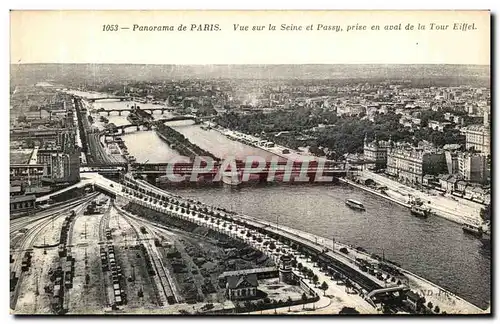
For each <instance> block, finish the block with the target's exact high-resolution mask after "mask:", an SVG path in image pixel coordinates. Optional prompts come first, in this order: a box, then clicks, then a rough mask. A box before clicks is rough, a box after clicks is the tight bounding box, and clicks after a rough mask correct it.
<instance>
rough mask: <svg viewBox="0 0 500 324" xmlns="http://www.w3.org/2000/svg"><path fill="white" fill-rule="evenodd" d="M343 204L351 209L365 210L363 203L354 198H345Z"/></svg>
mask: <svg viewBox="0 0 500 324" xmlns="http://www.w3.org/2000/svg"><path fill="white" fill-rule="evenodd" d="M345 204H346V205H347V206H348V207H350V208H352V209H356V210H362V211H365V210H366V209H365V206H363V204H362V203H361V202H359V201H357V200H354V199H347V200H346V201H345Z"/></svg>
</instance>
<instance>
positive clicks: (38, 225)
mask: <svg viewBox="0 0 500 324" xmlns="http://www.w3.org/2000/svg"><path fill="white" fill-rule="evenodd" d="M92 197H94V196H89V197H87V198H85V199H83V201H80V202H78V203H76V207H75V206H74V204H71V207H70V206H68V207H66V208H64V209H63V210H61V211H59V212H57V213H56V214H55V215H47V216H43V217H40V218H38V219H37V220H36V221H34V224H33V222H29V224H28V225H32V226H31V227H30V228H29V229H28V230H27V231H26V232H25V233H24V235H23V236H22V237H21V239H20V241H19V242H17V243H16V246H17V247H19V248H18V249H16V250H11V251H12V252H17V256H16V257H15V258H14V262H13V264H12V265H11V268H10V271H11V273H12V272H14V273H16V274H17V273H19V277H18V280H17V284H16V287H15V289H14V291H13V293H12V294H11V298H10V307H11V309H15V307H16V304H17V299H18V297H19V289H20V288H19V287H20V286H21V283H22V281H23V279H24V276H25V272H27V271H22V269H21V264H22V255H23V252H32V251H33V245H34V242H35V240H36V239H37V237H38V236H39V235H40V233H41V232H42V231H43V230H44V229H45V228H46V227H47V226H49V225H50V224H51V222H52V221H53V220H55V219H57V218H59V217H62V216H64V214H65V213H67V212H68V211H69V210H70V209H73V210H77V209H80V208H83V207H84V206H85V205H86V203H88V202H89V201H90V200H91V199H92ZM33 266H34V265H31V266H30V269H29V270H28V271H31V269H32V267H33Z"/></svg>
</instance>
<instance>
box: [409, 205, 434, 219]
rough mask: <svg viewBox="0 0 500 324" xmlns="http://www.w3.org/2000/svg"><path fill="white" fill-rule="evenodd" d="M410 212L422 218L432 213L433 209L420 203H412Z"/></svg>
mask: <svg viewBox="0 0 500 324" xmlns="http://www.w3.org/2000/svg"><path fill="white" fill-rule="evenodd" d="M410 213H411V214H412V215H414V216H417V217H420V218H427V217H429V215H430V214H431V211H430V209H429V208H424V207H422V206H419V205H412V206H411V208H410Z"/></svg>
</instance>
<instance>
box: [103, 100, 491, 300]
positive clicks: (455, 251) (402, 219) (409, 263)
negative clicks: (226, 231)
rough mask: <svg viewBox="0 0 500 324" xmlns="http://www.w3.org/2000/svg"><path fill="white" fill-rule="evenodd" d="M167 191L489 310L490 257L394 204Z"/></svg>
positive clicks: (327, 193) (213, 142)
mask: <svg viewBox="0 0 500 324" xmlns="http://www.w3.org/2000/svg"><path fill="white" fill-rule="evenodd" d="M115 105H126V103H120V102H115ZM139 105H140V104H139ZM109 120H110V122H114V123H115V124H117V125H119V123H120V122H121V121H120V120H126V117H123V116H122V117H119V116H116V118H115V117H114V116H113V117H112V118H109ZM124 123H127V122H124ZM170 126H172V127H174V128H175V129H177V130H178V131H179V132H181V133H182V134H184V135H185V136H186V137H188V138H189V140H191V141H192V142H193V143H195V144H197V145H198V146H200V147H201V148H203V149H205V150H208V151H210V152H212V153H213V154H214V155H216V156H220V157H227V156H236V157H237V158H243V157H245V156H248V155H256V154H260V155H264V156H265V157H268V153H267V152H265V151H262V150H260V149H256V148H253V147H250V146H247V145H244V144H242V143H239V142H234V141H231V140H229V139H227V138H226V137H225V136H223V135H221V134H220V133H218V132H216V131H214V130H210V131H207V130H203V129H201V128H200V126H198V125H192V124H189V123H186V122H176V123H172V124H170ZM123 139H124V141H125V143H126V145H127V147H128V149H129V152H130V153H131V154H133V155H134V156H136V158H137V159H138V161H146V160H149V161H150V162H167V161H168V160H169V159H171V158H172V157H174V156H175V155H176V152H175V151H173V150H172V149H170V148H169V147H168V145H166V144H165V143H164V142H162V141H161V139H159V138H158V137H157V136H156V134H155V133H154V132H151V131H149V132H146V131H141V132H133V133H128V134H126V135H124V136H123ZM168 189H169V190H173V191H176V192H177V193H178V194H180V195H183V196H185V197H189V198H193V199H196V200H199V201H202V202H205V203H208V204H212V205H217V206H220V207H224V208H228V209H231V210H234V211H236V212H240V213H243V214H246V215H249V216H253V217H256V218H259V219H262V220H266V221H269V222H273V223H275V222H276V221H277V219H278V222H279V224H283V225H286V226H289V227H292V228H297V229H301V230H305V231H308V232H310V233H313V234H316V235H320V236H323V237H327V238H335V240H337V241H339V242H342V243H346V244H352V245H354V246H362V247H364V248H365V249H366V250H367V251H369V252H371V253H376V254H378V255H382V254H384V255H385V257H386V258H387V259H390V260H392V261H395V262H397V263H399V264H401V265H402V266H403V267H404V268H405V269H408V270H410V271H412V272H414V273H416V274H418V275H420V276H422V277H424V278H426V279H428V280H430V281H432V282H434V283H436V284H438V285H440V286H442V287H443V288H445V289H448V290H450V291H451V292H454V293H456V294H457V295H459V296H461V297H463V298H465V299H466V300H468V301H470V302H472V303H474V304H476V305H477V306H479V307H481V308H486V307H487V306H488V305H489V302H490V293H491V289H490V284H491V282H490V276H491V275H490V273H491V272H490V271H491V269H490V263H491V251H490V250H489V249H486V248H484V247H483V246H482V244H481V242H480V241H479V240H477V239H475V238H473V237H470V236H468V235H466V234H464V233H463V232H462V230H461V226H460V225H458V224H455V223H452V222H450V221H447V220H444V219H441V218H439V217H430V218H428V219H420V218H416V217H414V216H412V215H411V214H410V213H409V211H408V210H407V209H405V208H403V207H401V206H399V205H397V204H395V203H392V202H389V201H386V200H383V199H380V198H378V197H376V196H374V195H372V194H370V193H367V192H364V191H362V190H359V189H356V188H352V187H350V186H346V185H314V184H301V185H286V184H267V185H262V184H260V185H259V184H253V185H247V186H243V187H240V188H236V189H235V188H228V187H204V188H170V187H169V188H168ZM347 198H353V199H356V200H359V201H362V202H363V204H364V205H365V207H366V212H357V211H354V210H352V209H350V208H348V207H347V206H346V205H345V203H344V202H345V200H346V199H347Z"/></svg>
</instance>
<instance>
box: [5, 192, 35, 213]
mask: <svg viewBox="0 0 500 324" xmlns="http://www.w3.org/2000/svg"><path fill="white" fill-rule="evenodd" d="M35 200H36V197H35V196H34V195H26V196H13V197H10V212H11V213H12V212H21V211H27V210H30V209H33V208H35Z"/></svg>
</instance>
